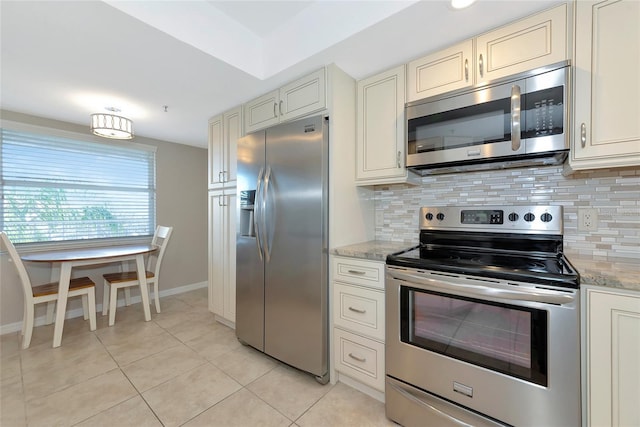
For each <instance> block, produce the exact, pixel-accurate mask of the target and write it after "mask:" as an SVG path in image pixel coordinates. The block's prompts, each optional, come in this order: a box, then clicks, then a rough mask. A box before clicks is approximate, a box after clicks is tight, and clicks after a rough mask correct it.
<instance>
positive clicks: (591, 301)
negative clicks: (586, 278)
mask: <svg viewBox="0 0 640 427" xmlns="http://www.w3.org/2000/svg"><path fill="white" fill-rule="evenodd" d="M585 288H586V291H585V296H584V300H583V301H584V303H583V306H584V307H585V309H586V320H585V325H586V328H585V334H584V335H585V347H586V348H585V349H586V364H585V371H586V372H585V376H586V393H585V395H586V415H587V417H586V421H587V425H588V426H594V427H599V426H613V427H617V426H640V292H632V291H627V292H624V291H615V292H613V291H611V290H609V289H607V288H602V287H593V286H587V287H585Z"/></svg>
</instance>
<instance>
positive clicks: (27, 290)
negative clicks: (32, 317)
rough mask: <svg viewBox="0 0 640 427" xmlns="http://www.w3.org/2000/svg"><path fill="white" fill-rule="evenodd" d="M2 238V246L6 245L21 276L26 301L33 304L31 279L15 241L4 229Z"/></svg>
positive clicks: (0, 236)
mask: <svg viewBox="0 0 640 427" xmlns="http://www.w3.org/2000/svg"><path fill="white" fill-rule="evenodd" d="M0 240H1V241H2V246H4V247H5V248H6V249H7V252H8V253H9V259H10V260H11V261H13V265H15V266H16V270H17V271H18V276H19V277H20V282H22V291H23V292H24V298H25V302H26V303H28V304H33V290H32V289H31V280H30V279H29V275H28V274H27V269H26V268H25V267H24V264H23V263H22V259H20V255H19V254H18V251H17V250H16V247H15V246H13V243H11V240H9V236H7V233H5V232H4V231H0Z"/></svg>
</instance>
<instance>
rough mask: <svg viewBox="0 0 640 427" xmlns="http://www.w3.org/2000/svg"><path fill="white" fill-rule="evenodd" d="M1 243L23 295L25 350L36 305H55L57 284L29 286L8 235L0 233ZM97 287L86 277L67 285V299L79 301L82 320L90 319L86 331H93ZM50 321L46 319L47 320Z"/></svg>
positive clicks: (29, 283) (28, 280)
mask: <svg viewBox="0 0 640 427" xmlns="http://www.w3.org/2000/svg"><path fill="white" fill-rule="evenodd" d="M0 240H2V244H3V246H4V247H5V248H6V250H7V252H8V253H9V261H10V262H13V265H14V266H15V267H16V270H17V272H18V276H19V278H20V282H21V283H22V290H23V293H24V314H23V318H22V348H23V349H27V348H29V345H31V336H32V335H33V323H34V320H35V319H34V316H35V306H36V304H42V303H55V302H56V301H57V299H58V282H52V283H46V284H44V285H38V286H32V284H31V279H30V278H29V274H28V273H27V269H26V268H25V266H24V264H23V263H22V259H20V255H19V254H18V251H17V250H16V248H15V246H14V245H13V243H11V240H9V237H8V236H7V234H6V233H5V232H3V231H1V232H0ZM95 288H96V284H95V283H94V282H93V281H92V280H91V279H89V278H88V277H79V278H76V279H71V281H70V283H69V298H71V297H77V296H81V297H82V308H83V311H84V319H85V320H87V319H89V329H90V330H92V331H95V330H96V291H95ZM47 317H49V316H47Z"/></svg>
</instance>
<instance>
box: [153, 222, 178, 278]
mask: <svg viewBox="0 0 640 427" xmlns="http://www.w3.org/2000/svg"><path fill="white" fill-rule="evenodd" d="M172 232H173V227H165V226H163V225H159V226H157V227H156V232H155V233H154V235H153V239H152V240H151V244H152V245H158V246H160V250H159V251H158V252H156V253H155V254H154V255H155V256H150V257H149V264H148V270H151V271H153V274H154V276H155V277H156V280H158V277H159V276H160V265H161V264H162V258H164V251H165V249H167V244H168V243H169V238H170V237H171V233H172ZM154 261H155V263H154Z"/></svg>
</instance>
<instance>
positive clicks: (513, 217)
mask: <svg viewBox="0 0 640 427" xmlns="http://www.w3.org/2000/svg"><path fill="white" fill-rule="evenodd" d="M518 218H520V216H519V215H518V214H517V213H515V212H511V213H510V214H509V221H511V222H513V221H517V220H518Z"/></svg>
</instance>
